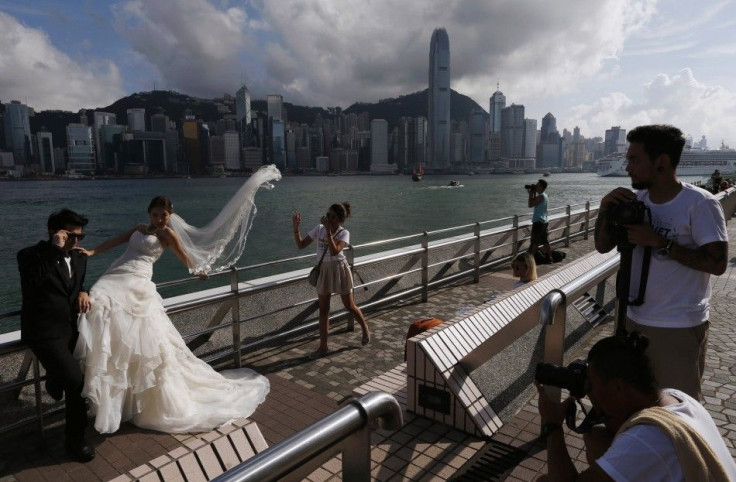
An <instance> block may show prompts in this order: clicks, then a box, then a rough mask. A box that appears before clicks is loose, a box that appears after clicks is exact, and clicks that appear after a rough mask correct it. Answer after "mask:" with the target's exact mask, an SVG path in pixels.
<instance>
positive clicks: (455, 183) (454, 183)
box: [448, 179, 460, 187]
mask: <svg viewBox="0 0 736 482" xmlns="http://www.w3.org/2000/svg"><path fill="white" fill-rule="evenodd" d="M459 185H460V181H457V180H455V179H453V180H452V181H450V183H449V184H448V186H449V187H457V186H459Z"/></svg>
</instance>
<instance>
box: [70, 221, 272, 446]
mask: <svg viewBox="0 0 736 482" xmlns="http://www.w3.org/2000/svg"><path fill="white" fill-rule="evenodd" d="M163 250H164V249H163V247H162V246H161V243H160V242H159V240H158V238H157V237H156V236H153V235H146V234H143V233H141V232H139V231H135V232H134V233H133V235H132V236H131V237H130V241H129V242H128V249H127V250H126V251H125V253H123V255H122V256H121V257H120V258H118V259H117V260H116V261H115V262H114V263H113V264H112V266H110V268H109V269H108V270H107V272H106V273H105V274H104V275H103V276H102V277H101V278H100V279H99V280H98V281H97V283H95V284H94V286H92V289H91V291H90V296H91V299H92V309H91V310H90V311H89V312H88V313H87V314H86V315H81V316H80V318H79V340H78V342H77V346H76V349H75V353H74V354H75V357H77V359H79V360H80V363H81V365H82V370H83V371H84V390H83V393H82V396H84V397H86V398H87V399H89V401H90V402H91V407H92V410H93V411H94V412H95V414H96V418H95V428H96V429H97V431H98V432H100V433H111V432H115V431H116V430H117V429H118V427H119V426H120V422H121V421H122V422H125V421H132V422H133V423H134V424H135V425H137V426H138V427H142V428H147V429H153V430H159V431H161V432H168V433H181V432H197V431H206V430H211V429H213V428H215V427H217V426H219V425H222V424H224V423H226V422H229V421H231V420H234V419H236V418H240V417H248V416H249V415H251V414H252V413H253V411H254V410H255V409H256V407H257V406H258V404H260V403H261V402H263V400H264V399H265V398H266V395H267V394H268V391H269V383H268V379H267V378H266V377H263V376H261V375H258V374H257V373H256V372H254V371H252V370H249V369H238V370H230V371H228V372H223V374H220V373H218V372H216V371H215V370H213V369H212V367H210V366H209V365H208V364H207V363H205V362H204V361H202V360H200V359H198V358H197V357H196V356H195V355H194V354H193V353H192V352H191V351H190V350H189V349H188V348H187V346H186V344H185V343H184V340H183V339H182V337H181V335H180V334H179V332H178V330H177V329H176V328H175V327H174V325H173V324H172V322H171V320H170V319H169V317H168V316H167V315H166V310H165V309H164V305H163V299H162V298H161V296H160V295H159V294H158V292H157V291H156V285H155V284H154V283H153V282H152V281H151V276H152V274H153V263H154V262H155V261H156V260H157V259H158V258H159V257H160V256H161V254H162V252H163ZM223 375H225V376H223Z"/></svg>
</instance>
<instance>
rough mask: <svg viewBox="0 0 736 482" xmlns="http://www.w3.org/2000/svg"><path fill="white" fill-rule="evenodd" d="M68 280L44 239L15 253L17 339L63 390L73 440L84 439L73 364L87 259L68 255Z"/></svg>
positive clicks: (56, 251) (60, 255) (79, 383)
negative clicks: (20, 300)
mask: <svg viewBox="0 0 736 482" xmlns="http://www.w3.org/2000/svg"><path fill="white" fill-rule="evenodd" d="M69 254H70V256H71V259H70V264H71V269H72V273H73V274H72V276H71V277H70V276H69V268H68V267H67V263H66V261H65V260H64V252H63V251H62V250H61V249H60V248H58V247H57V246H55V245H54V244H52V243H51V242H49V241H41V242H39V243H38V244H36V245H35V246H30V247H28V248H24V249H22V250H20V251H19V252H18V269H19V271H20V280H21V291H22V294H23V304H22V307H21V315H20V330H21V331H20V333H21V339H22V340H23V341H24V342H25V343H26V344H27V345H28V346H29V347H30V348H31V350H32V351H33V353H34V354H35V355H36V357H38V360H39V361H40V362H41V364H42V365H43V367H44V368H45V369H46V378H47V380H48V381H47V383H48V384H53V385H55V386H58V387H62V388H63V389H64V391H65V392H66V429H65V430H66V436H67V440H68V441H73V442H78V441H81V440H82V439H83V437H84V432H85V428H86V426H87V411H86V408H85V404H84V400H83V399H82V396H81V393H82V388H83V386H84V375H83V374H82V371H81V369H80V367H79V363H78V362H77V361H76V360H74V356H73V352H74V345H75V344H76V342H77V336H78V335H79V332H78V331H77V314H78V305H77V296H78V295H79V292H80V291H84V276H85V271H86V269H87V257H86V256H84V255H82V254H79V253H78V252H76V251H71V252H70V253H69Z"/></svg>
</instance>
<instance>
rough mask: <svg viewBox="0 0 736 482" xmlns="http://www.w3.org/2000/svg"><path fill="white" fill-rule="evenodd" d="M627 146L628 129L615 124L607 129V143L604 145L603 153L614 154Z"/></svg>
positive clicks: (605, 154)
mask: <svg viewBox="0 0 736 482" xmlns="http://www.w3.org/2000/svg"><path fill="white" fill-rule="evenodd" d="M625 148H626V129H621V127H620V126H613V127H611V128H610V129H606V138H605V144H604V147H603V155H604V156H607V155H608V154H613V153H614V152H624V150H625Z"/></svg>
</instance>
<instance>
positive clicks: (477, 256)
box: [473, 222, 480, 283]
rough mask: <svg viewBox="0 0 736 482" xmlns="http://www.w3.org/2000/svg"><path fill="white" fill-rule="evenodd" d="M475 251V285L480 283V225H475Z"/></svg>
mask: <svg viewBox="0 0 736 482" xmlns="http://www.w3.org/2000/svg"><path fill="white" fill-rule="evenodd" d="M474 231H475V232H474V234H475V250H474V252H473V264H474V265H475V268H474V269H473V283H479V282H480V223H478V222H476V223H475V229H474Z"/></svg>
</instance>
